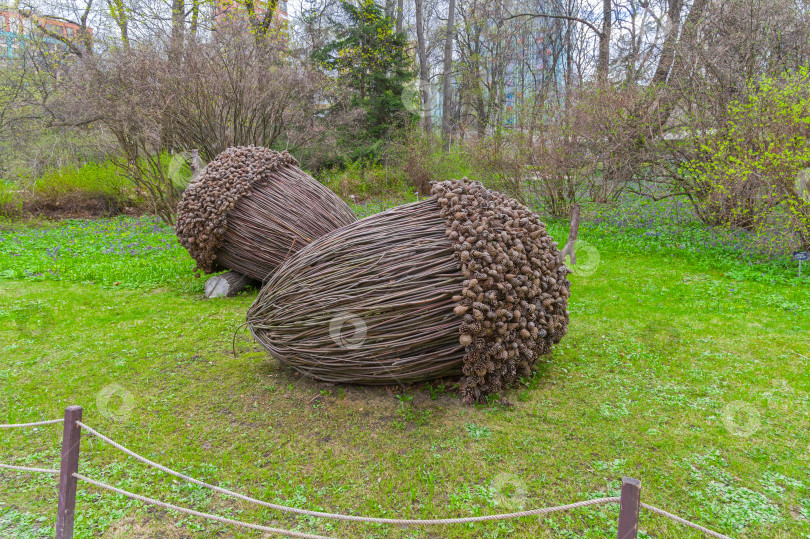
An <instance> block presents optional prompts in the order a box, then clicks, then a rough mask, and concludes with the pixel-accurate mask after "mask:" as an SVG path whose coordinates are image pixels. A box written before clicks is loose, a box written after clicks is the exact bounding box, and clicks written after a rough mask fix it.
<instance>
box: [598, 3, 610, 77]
mask: <svg viewBox="0 0 810 539" xmlns="http://www.w3.org/2000/svg"><path fill="white" fill-rule="evenodd" d="M602 17H603V18H602V34H601V35H600V36H599V65H598V66H597V68H596V69H597V72H596V77H597V80H598V82H599V84H605V83H607V80H608V73H609V71H610V31H611V29H612V28H613V1H612V0H602Z"/></svg>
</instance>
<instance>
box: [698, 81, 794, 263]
mask: <svg viewBox="0 0 810 539" xmlns="http://www.w3.org/2000/svg"><path fill="white" fill-rule="evenodd" d="M809 88H810V72H808V69H807V68H806V67H805V68H802V69H799V70H797V71H792V72H788V73H785V74H784V75H782V76H780V77H776V78H764V79H762V80H761V81H759V82H758V83H756V84H752V85H751V87H750V88H749V95H748V97H747V98H746V99H745V100H743V101H738V102H733V103H731V104H730V105H729V106H728V112H727V117H728V120H727V122H726V123H725V125H722V126H719V127H718V128H717V129H715V130H713V131H711V132H707V133H695V134H694V135H695V136H696V137H699V138H700V139H701V154H700V155H699V156H698V157H697V158H695V159H692V160H690V161H688V162H686V163H684V165H683V173H684V175H688V176H690V177H692V178H693V181H694V182H695V184H696V185H697V187H698V193H699V194H700V201H699V204H698V210H699V211H700V213H701V217H702V219H703V220H704V221H706V222H708V223H711V224H723V225H729V226H734V227H741V228H745V229H747V230H764V229H766V228H771V227H773V226H774V225H777V226H782V227H783V228H784V229H786V230H787V231H789V232H792V233H794V234H796V235H797V237H798V239H799V241H800V242H801V244H802V245H803V246H804V247H810V196H808V194H807V192H808V186H807V179H806V176H805V174H806V172H805V169H806V168H807V167H808V166H810V89H809Z"/></svg>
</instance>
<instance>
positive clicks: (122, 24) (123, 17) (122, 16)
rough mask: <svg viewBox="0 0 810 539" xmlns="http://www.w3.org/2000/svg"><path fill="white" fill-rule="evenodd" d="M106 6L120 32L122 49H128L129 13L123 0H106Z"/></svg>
mask: <svg viewBox="0 0 810 539" xmlns="http://www.w3.org/2000/svg"><path fill="white" fill-rule="evenodd" d="M107 7H108V8H109V9H110V16H111V17H112V19H113V21H115V25H116V26H118V30H119V31H120V32H121V43H122V44H123V45H124V50H129V15H128V14H127V9H126V6H125V5H124V1H123V0H107Z"/></svg>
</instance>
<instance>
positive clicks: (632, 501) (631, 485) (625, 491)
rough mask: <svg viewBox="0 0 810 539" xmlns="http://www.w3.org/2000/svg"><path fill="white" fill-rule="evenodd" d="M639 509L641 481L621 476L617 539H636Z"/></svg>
mask: <svg viewBox="0 0 810 539" xmlns="http://www.w3.org/2000/svg"><path fill="white" fill-rule="evenodd" d="M639 511H641V481H639V480H638V479H633V478H631V477H623V478H622V494H621V501H620V502H619V535H618V539H636V538H637V537H638V514H639Z"/></svg>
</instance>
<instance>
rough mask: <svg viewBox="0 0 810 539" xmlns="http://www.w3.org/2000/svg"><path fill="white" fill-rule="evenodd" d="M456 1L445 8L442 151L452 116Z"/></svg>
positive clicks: (447, 147)
mask: <svg viewBox="0 0 810 539" xmlns="http://www.w3.org/2000/svg"><path fill="white" fill-rule="evenodd" d="M455 20H456V0H450V3H449V6H448V8H447V32H446V34H445V39H444V70H443V72H442V140H443V148H444V151H445V152H447V151H449V150H450V143H451V138H452V131H453V125H452V117H453V116H452V114H453V81H452V80H451V76H452V72H451V70H452V68H453V36H454V35H455Z"/></svg>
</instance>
